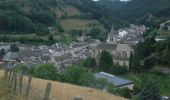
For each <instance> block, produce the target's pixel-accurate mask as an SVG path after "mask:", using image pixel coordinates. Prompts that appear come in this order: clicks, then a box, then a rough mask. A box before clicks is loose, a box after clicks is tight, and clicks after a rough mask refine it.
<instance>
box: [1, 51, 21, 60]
mask: <svg viewBox="0 0 170 100" xmlns="http://www.w3.org/2000/svg"><path fill="white" fill-rule="evenodd" d="M18 57H19V54H18V52H8V53H7V54H5V56H4V57H3V61H7V62H15V61H16V60H17V59H18Z"/></svg>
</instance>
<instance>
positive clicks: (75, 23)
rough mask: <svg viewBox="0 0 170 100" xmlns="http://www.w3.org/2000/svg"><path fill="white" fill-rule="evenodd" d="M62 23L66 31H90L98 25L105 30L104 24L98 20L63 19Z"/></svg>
mask: <svg viewBox="0 0 170 100" xmlns="http://www.w3.org/2000/svg"><path fill="white" fill-rule="evenodd" d="M61 25H62V27H63V28H64V30H65V31H66V32H68V31H69V30H71V29H78V30H83V31H88V30H89V29H91V28H94V27H97V28H100V29H102V30H104V31H105V29H104V27H103V25H102V24H101V23H100V22H99V21H97V20H81V19H65V20H62V21H61Z"/></svg>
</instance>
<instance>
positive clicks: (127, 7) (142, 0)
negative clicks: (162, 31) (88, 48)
mask: <svg viewBox="0 0 170 100" xmlns="http://www.w3.org/2000/svg"><path fill="white" fill-rule="evenodd" d="M96 4H97V5H99V6H103V7H106V9H108V10H109V13H110V15H111V16H113V17H114V19H115V20H119V21H120V22H121V23H120V22H119V23H118V22H117V23H116V24H121V25H120V26H122V25H126V24H129V23H138V24H141V23H144V21H146V19H147V18H148V16H149V15H152V16H153V17H156V19H155V20H160V19H161V21H165V20H167V19H169V18H170V13H169V10H170V2H169V0H131V1H130V2H120V1H118V0H99V1H98V2H96ZM122 21H123V22H122ZM161 21H160V22H161ZM160 22H159V23H160ZM145 24H146V23H145ZM152 24H153V22H152Z"/></svg>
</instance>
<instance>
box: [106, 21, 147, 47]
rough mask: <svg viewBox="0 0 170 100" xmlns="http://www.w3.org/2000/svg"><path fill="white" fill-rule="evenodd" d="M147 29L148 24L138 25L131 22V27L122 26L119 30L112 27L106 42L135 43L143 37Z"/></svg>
mask: <svg viewBox="0 0 170 100" xmlns="http://www.w3.org/2000/svg"><path fill="white" fill-rule="evenodd" d="M146 30H147V27H146V26H144V25H141V26H137V25H134V24H130V27H126V28H122V29H119V30H114V28H113V27H112V29H111V32H110V33H109V34H108V38H107V40H106V42H107V43H109V44H117V43H121V44H130V45H134V44H136V43H138V41H140V40H141V39H142V37H141V36H142V34H143V33H144V32H145V31H146Z"/></svg>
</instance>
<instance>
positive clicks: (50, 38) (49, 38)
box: [48, 34, 54, 42]
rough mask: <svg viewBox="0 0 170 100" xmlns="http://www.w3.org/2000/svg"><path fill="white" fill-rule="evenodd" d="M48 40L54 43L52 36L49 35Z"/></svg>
mask: <svg viewBox="0 0 170 100" xmlns="http://www.w3.org/2000/svg"><path fill="white" fill-rule="evenodd" d="M48 40H49V41H50V42H53V41H54V37H53V35H52V34H50V35H49V37H48Z"/></svg>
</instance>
